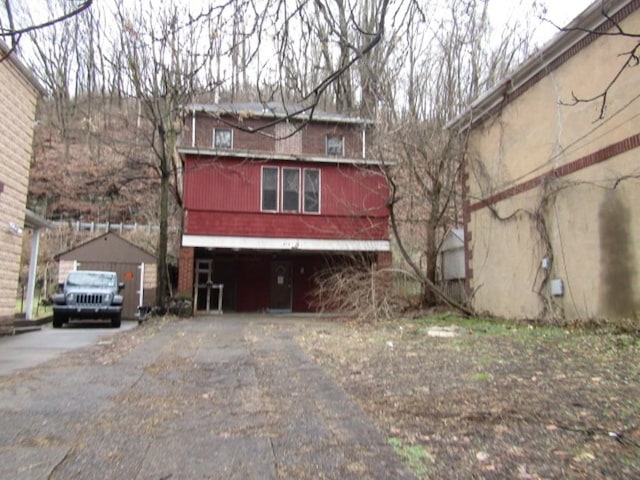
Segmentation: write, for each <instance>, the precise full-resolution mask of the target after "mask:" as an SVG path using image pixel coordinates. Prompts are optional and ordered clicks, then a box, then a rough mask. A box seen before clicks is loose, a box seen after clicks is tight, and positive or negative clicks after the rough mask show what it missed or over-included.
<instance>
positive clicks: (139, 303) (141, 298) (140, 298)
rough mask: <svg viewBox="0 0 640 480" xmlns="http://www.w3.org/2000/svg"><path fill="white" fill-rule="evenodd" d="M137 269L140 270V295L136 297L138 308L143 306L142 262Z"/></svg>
mask: <svg viewBox="0 0 640 480" xmlns="http://www.w3.org/2000/svg"><path fill="white" fill-rule="evenodd" d="M138 268H139V269H140V292H139V293H140V295H139V296H138V307H142V306H143V305H144V262H142V263H141V264H140V265H139V266H138Z"/></svg>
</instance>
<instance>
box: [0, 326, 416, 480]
mask: <svg viewBox="0 0 640 480" xmlns="http://www.w3.org/2000/svg"><path fill="white" fill-rule="evenodd" d="M311 321H317V320H310V319H301V318H296V317H291V316H286V317H266V316H265V317H259V316H254V317H243V316H236V315H234V316H228V315H225V316H222V317H212V318H197V319H189V320H177V321H173V322H169V323H166V322H165V323H164V324H163V323H162V321H155V320H154V321H153V322H148V323H146V324H145V325H143V326H142V327H139V328H136V329H133V330H131V331H128V332H121V333H120V334H119V335H117V336H115V337H113V339H114V342H111V343H108V342H107V343H105V342H102V343H101V344H96V345H93V346H90V347H85V348H81V349H77V350H74V351H71V352H67V353H65V354H62V355H60V356H58V357H57V359H56V362H47V363H45V364H40V365H39V366H37V367H34V368H30V369H27V370H23V371H21V372H18V373H14V374H12V375H7V376H4V377H0V478H14V479H17V478H25V479H26V478H29V479H38V478H43V479H45V478H47V479H65V478H76V479H84V478H86V479H93V478H101V479H111V478H113V479H115V478H118V479H122V478H127V479H172V480H175V479H195V478H198V479H202V478H208V479H214V478H215V479H218V478H219V479H279V478H291V479H305V478H326V479H361V478H371V479H388V478H394V479H404V478H407V479H410V478H413V477H412V476H411V475H410V474H409V473H407V471H406V469H405V467H404V466H403V465H402V463H401V462H400V460H399V458H398V457H397V456H396V455H395V453H394V452H393V449H392V448H391V447H390V445H389V443H388V441H387V439H386V438H385V437H384V436H383V435H381V434H380V432H379V431H378V430H377V429H376V428H375V426H374V425H373V423H372V422H371V421H370V419H369V418H368V417H367V416H366V415H365V414H364V413H363V412H362V411H361V410H360V408H359V407H357V406H356V405H355V403H354V402H352V401H351V399H350V398H349V397H348V396H347V395H346V394H345V392H344V391H343V390H342V389H341V388H340V387H339V386H337V385H336V383H334V381H333V380H332V379H331V378H330V377H329V376H328V375H327V374H326V373H325V371H324V370H323V369H322V368H321V367H320V366H319V365H318V364H316V363H315V362H314V361H313V359H311V358H310V357H309V356H307V355H306V354H305V353H304V352H303V351H302V349H300V348H299V347H298V345H297V343H296V341H295V337H296V335H297V334H298V333H300V332H301V331H303V330H304V328H305V325H308V322H311ZM330 328H331V324H330V323H327V329H330Z"/></svg>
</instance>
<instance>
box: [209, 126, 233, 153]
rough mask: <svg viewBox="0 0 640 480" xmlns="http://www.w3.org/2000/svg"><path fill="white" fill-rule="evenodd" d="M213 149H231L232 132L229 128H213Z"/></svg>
mask: <svg viewBox="0 0 640 480" xmlns="http://www.w3.org/2000/svg"><path fill="white" fill-rule="evenodd" d="M213 148H233V130H232V129H231V128H214V129H213Z"/></svg>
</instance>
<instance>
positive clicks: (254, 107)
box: [185, 102, 373, 124]
mask: <svg viewBox="0 0 640 480" xmlns="http://www.w3.org/2000/svg"><path fill="white" fill-rule="evenodd" d="M185 109H187V110H192V111H196V112H206V113H210V114H213V115H219V116H223V115H231V116H243V117H259V118H273V119H277V118H285V117H288V116H292V118H294V119H296V120H311V121H315V122H331V123H355V124H371V123H373V121H372V120H370V119H365V118H361V117H353V116H349V115H345V114H341V113H328V112H323V111H320V110H317V109H316V110H313V111H312V110H310V109H308V110H305V107H303V106H301V105H295V104H286V103H282V102H266V103H260V102H242V103H215V104H205V103H192V104H189V105H186V106H185ZM310 116H311V118H310Z"/></svg>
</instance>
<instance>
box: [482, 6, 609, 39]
mask: <svg viewBox="0 0 640 480" xmlns="http://www.w3.org/2000/svg"><path fill="white" fill-rule="evenodd" d="M596 1H600V0H596ZM591 3H593V0H540V1H534V0H519V1H518V0H490V2H489V5H490V8H491V19H492V21H493V22H496V23H494V25H496V26H497V24H498V23H499V22H509V21H510V19H513V18H519V17H522V16H532V17H533V18H531V23H532V24H533V25H537V24H538V23H539V20H537V19H536V18H535V14H534V12H538V13H539V14H541V13H542V8H543V7H544V8H545V9H546V12H547V13H546V15H545V18H546V19H548V20H550V21H551V22H553V23H555V24H556V25H559V26H565V25H566V24H568V23H569V22H570V21H571V20H573V19H574V18H575V17H577V16H578V15H579V14H580V13H581V12H582V11H583V10H584V9H585V8H587V7H588V6H589V5H591ZM534 5H535V6H534ZM557 31H558V29H557V28H555V27H554V26H553V25H551V24H550V23H548V22H543V23H542V24H540V25H539V26H538V27H537V28H536V40H535V41H536V43H537V44H538V45H543V44H544V43H545V42H546V41H547V40H549V39H550V38H551V37H552V36H553V35H554V34H555V33H557Z"/></svg>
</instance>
